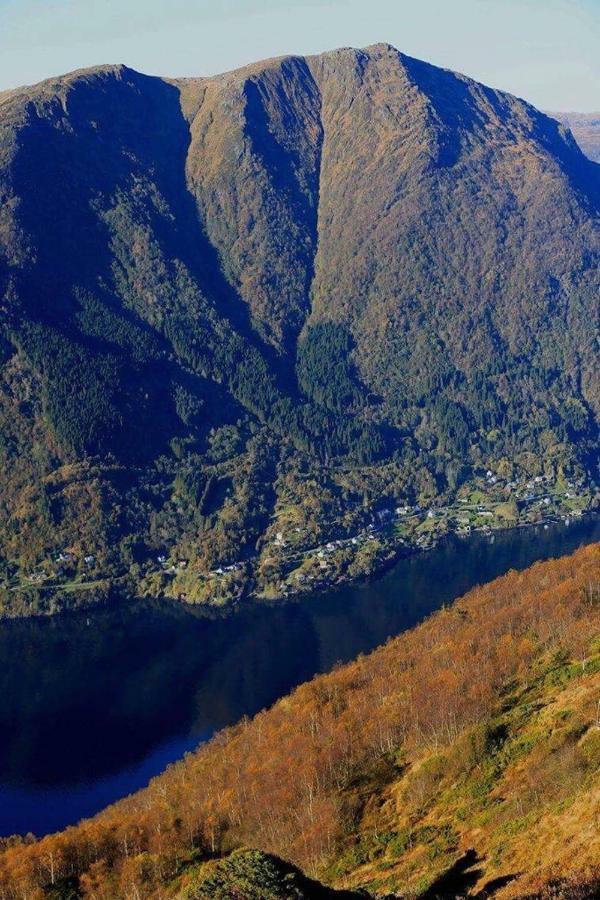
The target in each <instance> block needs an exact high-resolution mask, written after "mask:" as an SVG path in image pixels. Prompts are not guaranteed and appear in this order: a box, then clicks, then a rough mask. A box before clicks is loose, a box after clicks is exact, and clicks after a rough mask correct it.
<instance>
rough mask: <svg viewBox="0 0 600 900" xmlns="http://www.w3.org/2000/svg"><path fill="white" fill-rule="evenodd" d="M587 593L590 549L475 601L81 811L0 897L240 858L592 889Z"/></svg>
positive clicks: (596, 678)
mask: <svg viewBox="0 0 600 900" xmlns="http://www.w3.org/2000/svg"><path fill="white" fill-rule="evenodd" d="M599 583H600V546H599V545H594V546H591V547H587V548H584V549H582V550H579V551H578V552H577V553H575V554H574V555H573V556H572V557H567V558H564V559H561V560H556V561H550V562H547V563H542V564H536V565H535V566H533V567H532V568H531V569H529V570H527V571H526V572H524V573H516V572H511V573H509V574H508V575H506V576H504V577H503V578H500V579H498V580H497V581H494V582H492V583H491V584H489V585H486V586H484V587H482V588H477V589H475V590H474V591H472V592H470V593H469V594H468V595H467V596H466V597H465V598H463V599H462V600H460V601H458V602H457V603H456V604H454V605H453V606H452V607H451V608H449V609H447V610H443V611H441V612H438V613H436V614H435V615H433V616H432V617H431V618H430V619H429V620H427V621H426V622H425V623H424V624H422V625H421V626H419V627H418V628H416V629H414V630H413V631H411V632H408V633H406V634H404V635H402V636H400V637H398V638H396V639H394V640H392V641H390V642H389V643H388V644H386V645H385V646H384V647H382V648H380V649H378V650H376V651H375V652H374V653H372V654H371V655H370V656H367V657H361V658H359V659H358V660H357V661H356V662H354V663H352V664H350V665H348V666H344V667H342V668H340V669H339V670H336V671H334V672H333V673H331V674H330V675H326V676H322V677H319V678H316V679H315V680H314V681H312V682H309V683H308V684H306V685H303V686H302V687H300V688H298V689H297V690H296V691H295V692H294V693H293V694H292V695H290V696H289V697H287V698H285V699H283V700H281V701H279V702H278V703H277V704H275V706H274V707H273V708H272V709H270V710H268V711H266V712H264V713H261V714H259V715H258V716H257V717H256V718H255V719H254V720H252V721H250V722H243V723H241V724H240V725H239V726H237V727H235V728H232V729H230V730H227V731H225V732H223V733H222V734H220V735H218V736H217V737H216V738H215V739H214V740H213V741H212V742H211V743H210V744H208V745H207V746H204V747H202V748H200V749H199V750H198V751H197V752H196V753H194V754H191V755H190V756H188V757H187V758H186V759H185V760H184V761H182V762H181V763H179V764H177V765H174V766H172V767H171V768H169V769H168V770H167V771H166V772H165V773H164V774H163V775H162V776H160V777H159V778H157V779H155V780H154V781H153V782H152V783H151V785H150V786H149V787H148V789H146V790H145V791H142V792H140V793H139V794H137V795H135V796H134V797H132V798H130V799H127V800H124V801H122V802H121V803H118V804H116V805H115V806H113V807H110V808H109V809H107V810H106V811H105V812H104V813H101V814H100V815H99V816H97V817H96V818H95V819H93V820H90V821H88V822H84V823H83V824H82V825H80V826H78V827H76V828H71V829H68V830H67V831H65V832H64V833H62V834H61V835H58V836H55V837H49V838H46V839H44V840H42V841H40V842H38V843H34V844H32V845H22V844H18V843H17V845H16V846H14V847H12V848H10V849H8V850H7V851H6V852H5V853H4V854H3V855H2V856H0V891H3V892H4V893H3V894H2V893H1V892H0V896H3V897H6V898H8V897H10V898H12V897H17V896H19V897H20V896H22V895H23V894H24V893H27V896H28V897H30V898H36V897H38V896H43V894H42V893H40V891H41V890H42V887H43V885H45V884H47V883H48V881H49V879H50V874H51V871H53V872H54V877H55V880H58V879H59V878H61V877H67V876H69V877H71V878H75V879H76V880H77V879H79V881H78V883H79V890H80V891H81V892H82V893H83V895H85V896H93V897H110V898H111V900H114V898H117V897H126V896H130V895H131V891H132V890H133V886H135V890H137V891H138V893H139V896H141V897H155V896H156V897H158V896H164V894H165V892H166V893H167V895H168V896H178V895H179V894H180V893H181V891H182V890H184V888H185V886H186V884H189V883H190V882H191V881H194V880H198V879H200V881H201V879H202V878H204V877H206V875H207V870H204V874H202V869H200V870H199V869H198V866H199V865H200V866H201V865H202V864H203V860H206V859H207V858H210V857H217V858H219V857H221V856H227V854H228V853H230V852H231V850H233V849H235V848H238V847H243V846H252V847H256V848H258V849H260V850H262V851H266V852H268V853H274V854H276V855H279V856H281V857H284V858H287V859H289V860H292V861H293V862H294V863H295V864H297V865H300V866H301V867H302V868H303V869H305V870H306V871H307V872H308V873H309V874H310V875H311V876H317V877H319V878H320V879H322V880H324V881H325V882H328V883H330V884H333V885H336V886H338V887H344V888H346V887H347V888H356V887H358V886H364V887H366V889H367V890H368V891H369V892H371V893H373V894H376V895H379V894H386V893H390V892H391V893H393V894H394V895H399V896H422V897H432V896H435V894H436V893H439V892H440V891H441V892H442V893H443V894H444V893H445V895H446V896H453V893H452V892H454V893H456V892H459V893H460V892H463V893H464V892H465V891H467V892H470V893H471V894H472V895H478V892H480V891H482V890H483V889H484V888H486V886H487V888H488V889H491V887H494V890H495V891H496V893H497V894H498V896H501V897H513V896H514V897H517V896H521V897H522V896H528V895H529V894H532V895H535V896H538V895H539V893H540V892H541V893H542V895H544V896H545V894H543V891H544V890H546V889H549V888H548V886H549V885H551V884H552V883H554V882H555V881H556V880H557V879H558V880H560V881H562V882H568V886H567V887H566V888H565V889H564V891H563V894H562V896H565V897H570V896H577V893H576V891H577V890H579V891H580V894H581V896H590V897H591V896H594V894H593V892H592V891H593V890H597V887H598V884H599V883H600V882H599V881H598V879H599V877H600V875H599V873H598V860H599V855H600V837H599V835H598V830H597V817H598V814H599V812H600V810H599V808H598V800H597V797H598V788H599V786H600V730H599V729H598V727H597V724H596V723H597V704H598V696H599V694H600V643H599V639H600V588H599ZM51 867H52V868H51ZM211 871H212V870H211ZM222 871H227V869H225V870H222ZM586 885H587V886H586ZM590 885H591V886H590ZM593 885H595V888H594V887H593ZM448 892H450V893H448ZM536 892H537V893H536ZM481 896H483V895H481ZM548 896H550V895H549V894H548ZM558 896H561V895H560V893H559V894H558Z"/></svg>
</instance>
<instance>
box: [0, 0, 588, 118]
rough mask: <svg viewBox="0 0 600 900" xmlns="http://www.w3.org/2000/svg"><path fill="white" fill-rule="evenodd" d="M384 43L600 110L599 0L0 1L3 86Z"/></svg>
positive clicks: (576, 107) (217, 68)
mask: <svg viewBox="0 0 600 900" xmlns="http://www.w3.org/2000/svg"><path fill="white" fill-rule="evenodd" d="M380 41H385V42H387V43H390V44H393V45H394V46H396V47H398V49H399V50H402V51H403V52H404V53H407V54H409V55H411V56H416V57H418V58H420V59H425V60H427V61H429V62H432V63H435V64H436V65H440V66H445V67H448V68H451V69H455V70H457V71H460V72H464V73H466V74H467V75H470V76H472V77H474V78H476V79H478V80H479V81H483V82H484V83H486V84H489V85H491V86H493V87H497V88H502V89H504V90H507V91H510V92H511V93H514V94H517V95H518V96H520V97H524V98H525V99H527V100H529V101H530V102H532V103H534V104H535V105H536V106H538V107H540V108H542V109H548V110H556V111H560V110H564V111H578V112H597V111H600V0H0V90H3V89H6V88H10V87H16V86H17V85H21V84H32V83H34V82H36V81H40V80H41V79H43V78H47V77H50V76H52V75H58V74H62V73H64V72H68V71H71V70H72V69H77V68H81V67H84V66H91V65H97V64H100V63H125V64H126V65H128V66H131V67H132V68H134V69H137V70H138V71H141V72H146V73H148V74H155V75H169V76H182V75H189V76H194V75H212V74H216V73H217V72H223V71H226V70H228V69H231V68H235V67H236V66H240V65H243V64H245V63H247V62H252V61H254V60H258V59H263V58H265V57H269V56H280V55H283V54H288V53H299V54H305V53H320V52H322V51H324V50H331V49H334V48H336V47H344V46H353V47H364V46H367V45H368V44H373V43H377V42H380Z"/></svg>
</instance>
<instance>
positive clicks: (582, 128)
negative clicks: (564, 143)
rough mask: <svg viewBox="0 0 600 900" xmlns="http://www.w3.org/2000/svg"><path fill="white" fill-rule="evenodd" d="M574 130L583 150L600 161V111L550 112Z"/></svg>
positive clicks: (591, 157)
mask: <svg viewBox="0 0 600 900" xmlns="http://www.w3.org/2000/svg"><path fill="white" fill-rule="evenodd" d="M549 115H551V116H554V118H555V119H558V121H559V122H562V123H563V125H566V126H567V127H568V128H570V129H571V131H572V132H573V136H574V138H575V140H576V141H577V143H578V144H579V146H580V147H581V149H582V150H583V152H584V153H585V155H586V156H588V157H589V158H590V159H592V160H594V162H600V113H550V114H549Z"/></svg>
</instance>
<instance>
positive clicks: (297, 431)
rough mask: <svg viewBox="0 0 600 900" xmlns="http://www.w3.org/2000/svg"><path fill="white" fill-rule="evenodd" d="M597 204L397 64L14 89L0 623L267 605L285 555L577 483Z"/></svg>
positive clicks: (6, 225)
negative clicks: (123, 596) (72, 613)
mask: <svg viewBox="0 0 600 900" xmlns="http://www.w3.org/2000/svg"><path fill="white" fill-rule="evenodd" d="M599 201H600V174H599V167H598V166H597V165H595V164H593V163H592V162H590V161H589V160H587V159H586V158H585V157H584V155H583V154H582V153H581V151H580V150H579V148H578V147H577V144H576V143H575V141H574V140H573V138H572V136H571V135H570V133H569V132H568V131H567V130H566V129H564V128H563V127H562V126H560V125H558V124H557V123H556V122H555V121H554V120H553V119H551V118H549V117H547V116H545V115H543V114H542V113H540V112H538V111H537V110H535V109H534V108H533V107H531V106H529V105H528V104H526V103H524V102H523V101H521V100H518V99H516V98H514V97H512V96H510V95H508V94H504V93H502V92H499V91H495V90H491V89H490V88H487V87H484V86H483V85H480V84H478V83H476V82H474V81H472V80H470V79H468V78H465V77H463V76H460V75H456V74H454V73H452V72H449V71H445V70H441V69H437V68H435V67H433V66H430V65H428V64H426V63H422V62H419V61H417V60H414V59H412V58H410V57H407V56H405V55H403V54H401V53H399V52H398V51H397V50H395V49H394V48H392V47H390V46H388V45H376V46H374V47H370V48H367V49H366V50H351V49H345V50H339V51H335V52H333V53H326V54H324V55H322V56H318V57H310V58H302V57H286V58H282V59H277V60H270V61H267V62H264V63H257V64H256V65H253V66H250V67H247V68H244V69H241V70H238V71H235V72H231V73H227V74H225V75H221V76H217V77H215V78H207V79H189V80H180V81H168V80H163V79H159V78H150V77H148V76H145V75H141V74H139V73H137V72H134V71H133V70H131V69H128V68H127V67H124V66H107V67H100V68H96V69H92V70H86V71H82V72H75V73H72V74H70V75H67V76H64V77H62V78H58V79H54V80H52V81H48V82H44V83H42V84H41V85H37V86H35V87H32V88H23V89H19V90H16V91H11V92H8V93H5V94H2V95H0V292H1V296H2V319H1V327H2V342H1V344H0V360H1V363H2V371H1V375H0V387H1V390H0V435H1V438H2V454H3V456H2V459H3V471H4V477H3V484H2V489H1V491H0V554H1V558H0V562H1V564H2V570H3V574H4V586H5V590H4V591H3V597H2V603H3V609H4V611H5V612H8V613H13V614H20V613H23V612H31V611H46V612H52V611H55V610H56V609H59V608H61V607H63V606H66V605H74V604H76V603H78V602H85V601H94V600H97V599H102V598H103V597H106V596H107V595H108V594H109V593H110V591H111V589H113V588H114V586H115V584H117V585H119V584H120V583H121V582H122V581H123V580H124V579H130V580H131V581H132V582H134V583H139V581H140V579H144V587H145V589H147V590H149V591H151V592H155V593H164V592H167V593H170V594H172V595H173V596H176V597H177V596H181V597H182V598H184V599H189V600H192V601H194V600H202V599H203V598H205V597H206V596H217V597H219V596H222V597H224V598H225V597H228V596H241V595H243V593H244V592H245V591H248V590H250V589H251V588H253V587H255V588H256V587H258V590H259V591H262V592H264V593H267V594H269V593H270V594H271V595H273V594H276V593H278V592H279V593H280V592H281V584H282V583H283V581H284V580H285V577H286V574H287V570H288V569H289V565H290V563H289V561H288V560H287V559H286V558H285V553H284V554H282V553H281V545H282V542H281V540H278V539H276V536H277V534H284V535H285V536H286V538H287V537H288V535H289V534H290V533H291V534H293V535H298V537H294V541H295V543H296V545H297V546H296V547H295V549H296V550H302V549H303V548H306V547H310V546H314V545H315V544H317V543H319V542H320V541H324V540H325V541H326V540H329V539H330V537H331V536H332V535H333V534H336V533H337V534H346V535H352V534H356V533H357V532H358V531H359V530H360V529H361V528H364V527H365V526H366V525H367V524H368V522H369V521H370V515H371V514H372V511H373V509H377V508H381V506H393V505H394V504H395V503H402V504H406V503H409V504H416V503H417V502H418V503H419V504H420V505H421V506H425V505H426V504H430V503H432V502H435V501H436V500H437V499H439V498H441V497H450V496H451V495H452V494H453V493H454V492H455V491H456V490H457V488H458V487H459V486H460V485H461V484H463V483H467V484H474V481H475V480H476V478H477V477H478V476H479V475H481V473H485V472H486V471H490V472H493V473H495V474H496V475H497V476H498V477H499V478H500V477H501V478H503V479H504V481H503V484H504V483H506V484H509V483H512V482H513V481H515V480H516V481H519V482H520V483H522V484H525V483H526V482H527V480H528V479H530V478H532V477H534V476H539V477H541V476H542V475H545V476H547V478H548V479H549V481H550V482H551V483H552V484H556V483H557V480H558V479H562V478H563V477H567V478H571V479H573V480H575V481H578V480H580V481H581V482H582V483H589V481H590V479H592V478H593V477H595V474H596V468H597V437H598V415H599V413H600V390H599V382H598V366H597V364H596V363H597V342H596V334H597V326H598V305H597V298H598V288H599V281H598V272H599V267H598V249H599V232H598V209H599ZM511 514H512V515H513V518H514V515H515V514H516V513H515V512H514V511H513V513H511ZM371 555H372V554H371ZM363 556H364V559H362V558H360V559H359V560H358V561H357V562H356V565H355V566H354V569H353V568H352V563H348V562H347V561H346V562H344V565H345V566H348V565H349V566H350V568H349V571H350V574H353V573H354V572H355V570H356V571H357V572H358V573H360V572H361V571H364V570H368V568H369V565H370V556H369V553H368V552H367V553H365V554H363ZM159 557H160V558H161V559H162V558H163V557H164V559H165V560H166V563H165V564H164V565H163V564H162V563H157V559H158V558H159ZM180 561H181V564H180ZM228 565H234V566H235V569H234V570H232V573H233V574H231V573H230V574H227V576H226V577H225V578H222V577H221V575H220V573H219V575H218V576H216V577H213V576H212V575H210V573H211V572H212V573H214V572H215V571H216V570H217V569H222V568H223V567H225V566H228ZM186 566H187V568H188V572H187V573H184V572H183V571H182V570H183V568H185V567H186ZM188 573H189V574H188Z"/></svg>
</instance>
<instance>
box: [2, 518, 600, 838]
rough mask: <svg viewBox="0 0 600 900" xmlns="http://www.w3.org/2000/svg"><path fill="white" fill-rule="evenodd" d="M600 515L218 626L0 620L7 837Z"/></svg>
mask: <svg viewBox="0 0 600 900" xmlns="http://www.w3.org/2000/svg"><path fill="white" fill-rule="evenodd" d="M599 540H600V520H598V519H595V520H592V519H586V520H581V521H579V522H576V523H574V524H571V525H570V526H568V527H567V526H564V525H551V526H549V527H548V528H547V529H543V528H541V527H538V528H530V529H522V530H518V531H512V532H504V533H498V534H496V535H494V536H493V537H489V536H487V537H486V536H484V535H475V536H473V537H471V538H469V539H466V540H465V539H458V538H451V539H449V540H448V541H447V542H446V543H444V544H443V545H442V546H440V547H438V548H437V549H435V550H432V551H430V552H428V553H424V554H421V555H418V556H414V557H412V558H410V559H405V560H402V561H401V562H399V563H398V564H397V565H396V566H395V567H394V568H393V569H391V570H390V571H389V572H387V573H386V574H385V575H384V576H383V577H381V578H379V579H377V580H376V581H373V582H370V583H368V584H362V585H358V586H356V585H355V586H351V587H344V588H340V589H338V590H332V591H328V592H325V593H322V594H319V595H315V596H311V597H307V598H305V599H303V600H302V601H301V602H298V603H288V604H285V605H280V606H275V607H269V608H266V607H264V606H263V607H256V606H255V607H252V608H247V609H244V610H242V611H239V612H238V613H236V614H235V615H232V616H229V617H228V618H216V619H215V618H213V619H209V618H206V616H203V615H201V614H200V613H198V612H197V611H195V610H193V609H188V608H185V607H181V606H179V605H173V604H167V603H160V604H158V603H153V604H143V605H141V606H139V605H138V606H136V607H135V608H133V607H131V606H129V607H128V606H121V607H119V608H115V609H112V610H99V611H97V612H94V613H88V614H81V615H80V614H77V615H70V616H64V617H61V618H58V619H46V620H41V619H37V620H29V621H20V622H19V621H17V622H5V623H1V624H0V662H1V666H0V835H8V834H13V833H15V832H21V833H23V832H27V831H32V832H34V833H35V834H37V835H42V834H44V833H46V832H49V831H54V830H56V829H59V828H63V827H64V826H65V825H68V824H71V823H73V822H76V821H78V820H79V819H80V818H82V817H84V816H88V815H91V814H92V813H94V812H97V811H98V810H99V809H101V808H102V807H104V806H106V805H107V804H108V803H110V802H112V801H113V800H116V799H117V798H119V797H122V796H124V795H125V794H128V793H130V792H131V791H134V790H136V789H137V788H139V787H141V786H143V785H144V784H146V783H147V782H148V780H149V779H150V778H151V777H152V776H153V775H156V774H157V773H158V772H160V771H161V770H162V769H164V768H165V766H166V765H167V764H168V763H170V762H172V761H173V760H175V759H178V758H179V757H181V756H182V755H183V754H184V753H185V752H186V751H187V750H190V749H191V748H193V747H195V746H196V745H197V744H198V743H199V742H200V741H203V740H206V739H207V738H208V737H209V736H210V735H211V734H212V733H213V732H214V731H216V730H217V729H219V728H222V727H223V726H225V725H228V724H231V723H233V722H235V721H237V720H238V719H240V718H241V717H242V716H243V715H246V714H248V715H252V714H253V713H255V712H257V711H258V710H260V709H262V708H264V707H265V706H268V705H269V704H271V703H273V701H274V700H276V699H277V698H278V697H280V696H282V695H283V694H285V693H287V692H288V691H289V690H290V689H291V688H293V687H294V686H295V685H297V684H298V683H300V682H302V681H305V680H306V679H308V678H310V677H311V676H312V675H314V674H315V673H317V672H323V671H326V670H328V669H330V668H331V667H332V666H333V665H334V664H335V663H336V662H337V661H345V660H349V659H352V658H353V657H355V656H356V655H357V654H358V653H360V652H364V651H368V650H371V649H372V648H373V647H376V646H377V645H378V644H381V643H382V642H384V641H385V640H386V639H387V638H388V637H389V636H391V635H396V634H398V633H399V632H401V631H404V630H405V629H407V628H410V627H411V626H412V625H414V624H415V623H416V622H418V621H420V620H421V619H422V618H423V617H424V616H426V615H427V614H428V613H430V612H431V611H432V610H435V609H437V608H439V607H440V606H442V605H443V604H444V603H448V602H449V601H451V600H453V599H454V598H456V597H458V596H460V594H462V593H464V592H465V591H466V590H468V589H469V588H470V587H472V586H473V585H475V584H481V583H484V582H486V581H489V580H490V579H492V578H494V577H496V576H497V575H500V574H502V573H504V572H506V571H507V570H508V569H510V568H518V569H521V568H525V567H527V566H528V565H530V564H531V563H532V562H534V561H535V560H539V559H545V558H548V557H550V556H560V555H562V554H565V553H569V552H571V551H572V550H573V549H575V548H576V547H578V546H580V545H582V544H587V543H591V542H592V541H599Z"/></svg>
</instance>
